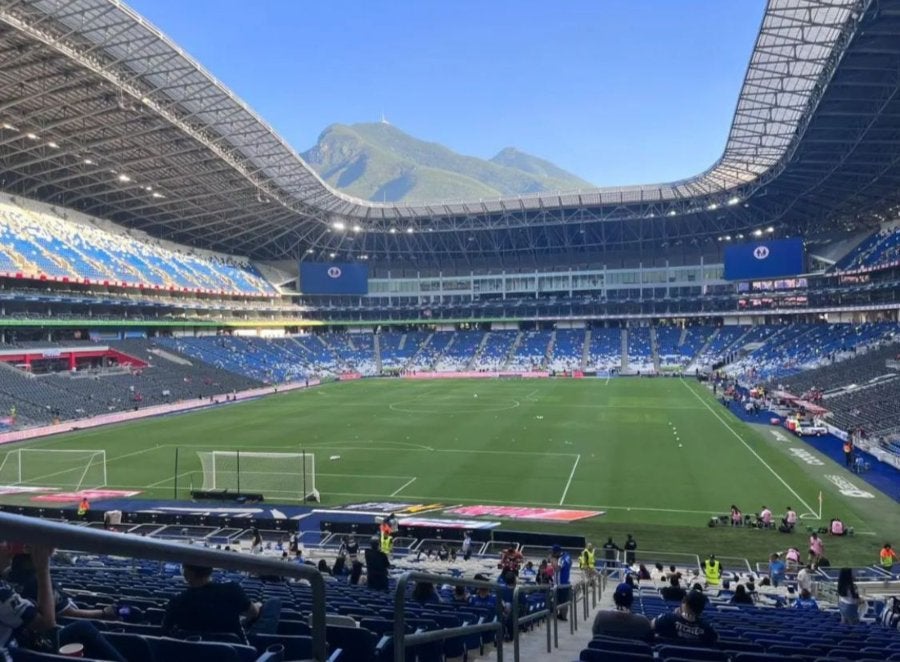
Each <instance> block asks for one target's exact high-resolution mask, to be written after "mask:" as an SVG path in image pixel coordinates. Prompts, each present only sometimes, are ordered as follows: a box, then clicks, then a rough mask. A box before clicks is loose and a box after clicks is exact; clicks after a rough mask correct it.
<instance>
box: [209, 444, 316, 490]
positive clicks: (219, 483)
mask: <svg viewBox="0 0 900 662" xmlns="http://www.w3.org/2000/svg"><path fill="white" fill-rule="evenodd" d="M197 455H199V456H200V464H201V466H202V467H203V488H202V489H204V490H229V491H234V492H244V493H246V492H256V493H259V494H262V495H263V496H266V497H271V498H278V499H288V500H291V501H297V500H300V501H308V500H314V501H318V500H319V491H318V490H317V489H316V456H315V455H313V454H312V453H258V452H253V451H198V452H197Z"/></svg>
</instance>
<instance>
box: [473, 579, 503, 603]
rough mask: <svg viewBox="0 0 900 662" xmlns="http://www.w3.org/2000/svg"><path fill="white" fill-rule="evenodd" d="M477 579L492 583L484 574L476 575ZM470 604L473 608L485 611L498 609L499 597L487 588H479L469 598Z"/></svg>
mask: <svg viewBox="0 0 900 662" xmlns="http://www.w3.org/2000/svg"><path fill="white" fill-rule="evenodd" d="M475 579H476V580H478V581H480V582H486V581H490V580H489V579H488V578H487V577H486V576H484V575H482V574H478V575H475ZM469 604H470V605H472V606H473V607H481V608H484V609H491V610H496V609H497V595H496V594H495V593H494V592H493V591H491V590H490V589H487V588H478V589H476V590H475V592H474V593H473V594H472V595H470V596H469Z"/></svg>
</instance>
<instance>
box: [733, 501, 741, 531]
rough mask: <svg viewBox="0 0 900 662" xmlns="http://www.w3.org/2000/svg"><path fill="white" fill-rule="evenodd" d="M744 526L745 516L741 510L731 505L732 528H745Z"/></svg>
mask: <svg viewBox="0 0 900 662" xmlns="http://www.w3.org/2000/svg"><path fill="white" fill-rule="evenodd" d="M743 525H744V514H743V513H742V512H741V509H740V508H738V507H737V506H735V505H734V504H731V526H743Z"/></svg>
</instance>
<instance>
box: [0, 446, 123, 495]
mask: <svg viewBox="0 0 900 662" xmlns="http://www.w3.org/2000/svg"><path fill="white" fill-rule="evenodd" d="M0 484H2V485H20V486H32V487H54V488H64V489H72V490H76V491H77V490H84V489H94V488H98V487H106V484H107V483H106V451H99V450H60V449H49V448H18V449H16V450H12V451H9V452H8V453H6V456H5V457H4V458H3V463H2V464H0Z"/></svg>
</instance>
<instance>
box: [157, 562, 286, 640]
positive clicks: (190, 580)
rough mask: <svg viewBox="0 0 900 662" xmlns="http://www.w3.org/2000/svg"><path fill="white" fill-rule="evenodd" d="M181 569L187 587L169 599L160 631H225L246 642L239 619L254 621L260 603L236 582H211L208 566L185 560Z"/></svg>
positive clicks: (168, 633) (168, 632)
mask: <svg viewBox="0 0 900 662" xmlns="http://www.w3.org/2000/svg"><path fill="white" fill-rule="evenodd" d="M181 571H182V574H183V575H184V579H185V581H186V582H187V585H188V587H187V588H186V589H185V590H184V591H182V592H181V593H180V594H179V595H177V596H175V597H174V598H172V599H171V600H170V601H169V605H168V607H166V614H165V616H164V617H163V622H162V628H161V629H162V632H163V634H166V635H170V636H171V635H175V634H177V633H179V632H181V633H184V632H188V633H203V632H211V633H214V632H218V633H224V632H227V633H231V634H234V635H236V636H237V637H238V638H239V639H241V640H242V641H246V636H245V635H244V628H243V626H242V625H241V618H242V617H243V618H246V619H247V620H248V621H255V620H256V619H257V618H259V615H260V607H261V605H260V604H259V603H256V602H252V601H251V600H250V598H248V597H247V594H246V593H244V589H243V588H241V585H240V584H238V583H237V582H214V581H212V571H213V569H212V568H210V567H209V566H198V565H190V564H187V563H185V564H184V565H182V570H181ZM279 610H280V607H279Z"/></svg>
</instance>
